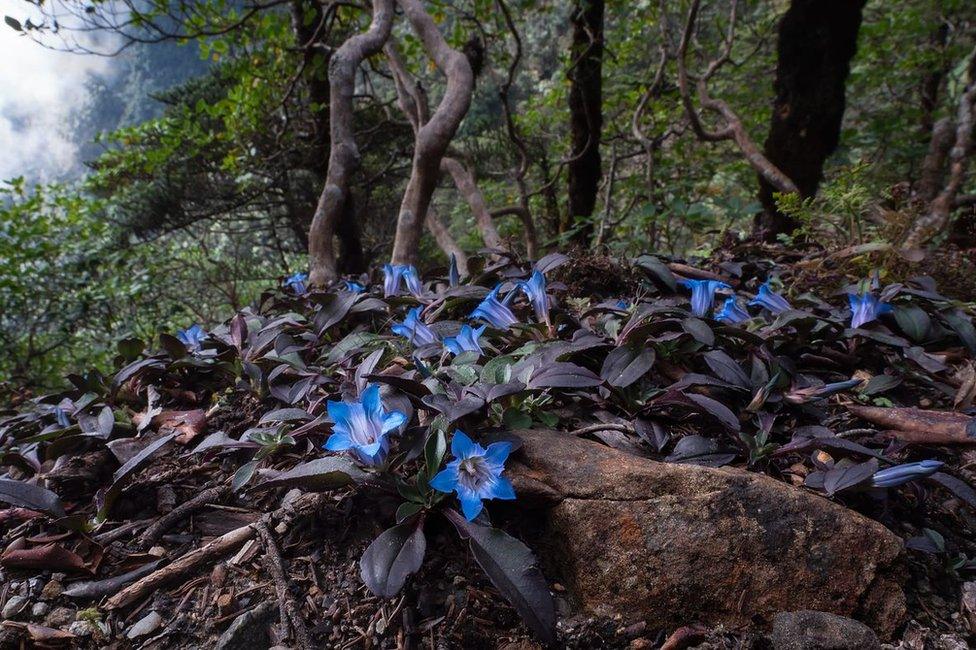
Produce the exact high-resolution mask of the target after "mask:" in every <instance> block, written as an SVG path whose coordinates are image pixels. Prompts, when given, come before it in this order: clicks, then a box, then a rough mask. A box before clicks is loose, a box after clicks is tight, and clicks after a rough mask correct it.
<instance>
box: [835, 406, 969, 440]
mask: <svg viewBox="0 0 976 650" xmlns="http://www.w3.org/2000/svg"><path fill="white" fill-rule="evenodd" d="M847 409H848V410H849V411H850V412H851V413H853V414H854V415H856V416H857V417H859V418H861V419H863V420H867V421H868V422H870V423H872V424H876V425H878V426H882V427H886V428H887V429H888V431H885V432H884V433H886V434H888V435H892V436H895V437H897V438H898V439H899V440H902V441H904V442H910V443H922V444H935V445H951V444H957V445H973V444H976V435H973V431H974V430H976V425H974V421H976V418H973V417H970V416H968V415H965V414H963V413H954V412H951V411H923V410H921V409H916V408H881V407H877V406H859V405H857V404H851V405H848V407H847Z"/></svg>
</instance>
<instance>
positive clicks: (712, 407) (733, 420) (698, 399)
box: [687, 393, 740, 431]
mask: <svg viewBox="0 0 976 650" xmlns="http://www.w3.org/2000/svg"><path fill="white" fill-rule="evenodd" d="M687 395H688V399H690V400H691V401H693V402H694V403H695V404H697V405H698V406H700V407H701V409H702V410H703V411H705V412H706V413H708V414H709V415H711V416H712V417H713V418H715V419H716V420H718V421H719V422H720V423H721V424H722V426H724V427H725V428H726V429H728V430H729V431H738V430H739V428H740V424H739V418H738V417H736V415H735V413H733V412H732V411H731V410H730V409H729V407H727V406H726V405H725V404H722V403H721V402H719V401H717V400H714V399H712V398H711V397H706V396H705V395H699V394H698V393H688V394H687Z"/></svg>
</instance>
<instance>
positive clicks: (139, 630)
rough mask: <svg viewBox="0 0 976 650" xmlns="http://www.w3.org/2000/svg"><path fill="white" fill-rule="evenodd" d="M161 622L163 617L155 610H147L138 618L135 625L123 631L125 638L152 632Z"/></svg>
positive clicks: (134, 637)
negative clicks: (147, 611) (146, 612)
mask: <svg viewBox="0 0 976 650" xmlns="http://www.w3.org/2000/svg"><path fill="white" fill-rule="evenodd" d="M162 624H163V617H162V616H160V615H159V614H158V613H156V612H149V613H148V614H146V615H145V616H143V617H142V618H140V619H139V620H138V621H137V622H136V624H135V625H133V626H132V627H130V628H129V631H128V632H126V633H125V637H126V638H127V639H138V638H139V637H141V636H146V635H148V634H152V633H153V632H155V631H156V630H158V629H159V626H160V625H162Z"/></svg>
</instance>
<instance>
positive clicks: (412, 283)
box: [403, 265, 424, 298]
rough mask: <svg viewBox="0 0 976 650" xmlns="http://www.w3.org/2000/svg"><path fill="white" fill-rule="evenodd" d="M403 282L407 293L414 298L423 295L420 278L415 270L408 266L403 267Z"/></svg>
mask: <svg viewBox="0 0 976 650" xmlns="http://www.w3.org/2000/svg"><path fill="white" fill-rule="evenodd" d="M403 282H404V284H406V285H407V291H409V292H410V293H411V294H412V295H413V297H414V298H419V297H420V296H422V295H424V287H423V285H422V284H421V283H420V276H419V275H417V269H415V268H413V267H412V266H410V265H407V266H404V267H403Z"/></svg>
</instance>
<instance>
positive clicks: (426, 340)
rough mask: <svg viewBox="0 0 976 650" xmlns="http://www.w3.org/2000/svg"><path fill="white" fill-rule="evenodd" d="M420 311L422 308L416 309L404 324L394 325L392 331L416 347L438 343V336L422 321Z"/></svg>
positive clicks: (408, 315) (405, 319)
mask: <svg viewBox="0 0 976 650" xmlns="http://www.w3.org/2000/svg"><path fill="white" fill-rule="evenodd" d="M420 311H421V308H420V307H414V308H413V309H411V310H410V311H408V312H407V316H406V317H405V318H404V319H403V322H400V323H394V324H393V326H392V327H391V328H390V329H392V330H393V333H394V334H397V335H399V336H402V337H404V338H406V339H407V340H408V341H410V342H411V343H412V344H414V345H416V346H420V345H430V344H431V343H437V341H438V339H437V334H436V333H435V332H434V330H432V329H430V327H428V326H427V324H426V323H424V321H423V320H421V318H420Z"/></svg>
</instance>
